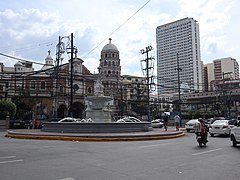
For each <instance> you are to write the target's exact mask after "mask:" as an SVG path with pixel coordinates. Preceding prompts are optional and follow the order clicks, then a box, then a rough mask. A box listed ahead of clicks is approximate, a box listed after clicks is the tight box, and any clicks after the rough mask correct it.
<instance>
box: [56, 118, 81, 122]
mask: <svg viewBox="0 0 240 180" xmlns="http://www.w3.org/2000/svg"><path fill="white" fill-rule="evenodd" d="M58 122H59V123H62V122H79V121H78V120H77V119H76V118H72V117H65V118H63V119H61V120H59V121H58Z"/></svg>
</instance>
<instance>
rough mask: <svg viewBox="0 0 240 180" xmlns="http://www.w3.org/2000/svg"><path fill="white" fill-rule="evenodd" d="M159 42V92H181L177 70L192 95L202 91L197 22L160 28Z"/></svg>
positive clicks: (192, 20)
mask: <svg viewBox="0 0 240 180" xmlns="http://www.w3.org/2000/svg"><path fill="white" fill-rule="evenodd" d="M156 41H157V77H158V87H159V92H162V91H165V92H166V91H168V92H170V91H173V92H177V91H178V70H179V80H180V83H181V84H182V83H187V84H188V86H189V87H190V89H191V90H192V91H202V89H203V86H202V82H203V69H202V62H201V56H200V38H199V24H198V23H197V21H196V20H194V19H193V18H184V19H180V20H178V21H174V22H171V23H168V24H164V25H161V26H158V27H157V29H156ZM177 54H178V57H177ZM178 62H179V63H178ZM178 64H179V66H178Z"/></svg>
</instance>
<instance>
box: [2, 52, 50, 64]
mask: <svg viewBox="0 0 240 180" xmlns="http://www.w3.org/2000/svg"><path fill="white" fill-rule="evenodd" d="M0 55H1V56H5V57H7V58H11V59H16V60H19V61H24V62H31V63H34V64H39V65H45V64H44V63H38V62H33V61H29V60H26V59H22V58H18V57H14V56H10V55H7V54H3V53H0Z"/></svg>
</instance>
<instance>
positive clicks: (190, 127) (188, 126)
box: [185, 119, 198, 132]
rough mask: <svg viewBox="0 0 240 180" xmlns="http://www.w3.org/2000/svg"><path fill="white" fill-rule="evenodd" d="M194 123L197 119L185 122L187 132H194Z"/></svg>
mask: <svg viewBox="0 0 240 180" xmlns="http://www.w3.org/2000/svg"><path fill="white" fill-rule="evenodd" d="M196 123H198V119H191V120H189V121H188V122H186V124H185V128H186V131H187V132H190V131H193V132H194V131H195V126H196Z"/></svg>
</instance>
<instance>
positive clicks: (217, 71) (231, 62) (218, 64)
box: [204, 57, 239, 91]
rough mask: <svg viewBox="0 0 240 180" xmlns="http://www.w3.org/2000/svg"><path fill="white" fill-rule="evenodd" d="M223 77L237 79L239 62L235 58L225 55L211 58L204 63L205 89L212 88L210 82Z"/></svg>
mask: <svg viewBox="0 0 240 180" xmlns="http://www.w3.org/2000/svg"><path fill="white" fill-rule="evenodd" d="M223 79H239V64H238V62H237V61H236V59H234V58H231V57H227V58H220V59H215V60H213V62H212V63H208V64H206V65H204V84H205V90H206V91H210V90H212V87H211V82H213V81H219V80H223Z"/></svg>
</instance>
